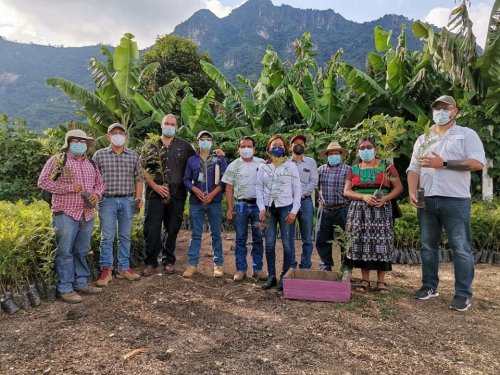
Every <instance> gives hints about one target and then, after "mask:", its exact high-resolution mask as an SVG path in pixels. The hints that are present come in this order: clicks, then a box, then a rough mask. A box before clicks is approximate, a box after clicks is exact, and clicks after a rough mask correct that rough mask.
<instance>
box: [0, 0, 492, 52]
mask: <svg viewBox="0 0 500 375" xmlns="http://www.w3.org/2000/svg"><path fill="white" fill-rule="evenodd" d="M244 2H245V0H0V36H3V37H5V38H7V39H9V40H16V41H19V42H24V43H28V42H32V43H37V44H51V45H64V46H82V45H91V44H97V43H106V44H116V43H118V41H119V39H120V37H121V36H122V35H123V34H124V33H125V32H130V33H132V34H134V35H135V36H136V40H137V42H138V44H139V47H140V48H145V47H148V46H150V45H152V44H153V43H154V41H155V39H156V37H157V36H160V35H164V34H168V33H170V32H172V31H173V29H174V27H175V26H176V25H178V24H179V23H181V22H183V21H185V20H186V19H188V18H189V17H190V16H191V15H192V14H193V13H194V12H196V11H197V10H199V9H203V8H207V9H210V10H211V11H212V12H213V13H215V14H216V15H217V16H218V17H224V16H226V15H227V14H229V13H230V12H231V10H232V9H234V8H235V7H237V6H239V5H241V4H242V3H244ZM272 2H273V3H274V5H281V4H286V5H290V6H293V7H295V8H314V9H333V10H334V11H335V12H337V13H339V14H341V15H342V16H343V17H345V18H347V19H349V20H352V21H356V22H366V21H371V20H374V19H377V18H379V17H382V16H383V15H384V14H392V13H394V14H401V15H404V16H406V17H408V18H410V19H422V20H425V21H427V22H430V23H433V24H435V25H436V26H444V25H445V24H446V23H447V20H448V16H449V14H450V11H451V9H452V8H453V7H455V6H456V5H457V4H456V1H454V0H329V1H327V0H315V1H310V0H309V1H305V0H287V1H278V0H272ZM471 3H472V5H471V7H470V15H471V18H472V20H473V22H474V34H475V35H476V37H477V39H478V43H479V44H480V45H481V46H483V45H484V41H485V38H486V32H487V26H488V20H489V16H490V13H491V9H492V6H493V3H494V0H472V2H471ZM75 15H76V16H75Z"/></svg>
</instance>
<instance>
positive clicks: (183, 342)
mask: <svg viewBox="0 0 500 375" xmlns="http://www.w3.org/2000/svg"><path fill="white" fill-rule="evenodd" d="M223 235H224V236H232V235H233V234H231V233H225V234H223ZM205 236H206V237H205V238H204V241H203V249H202V254H203V255H204V256H203V258H202V262H201V265H200V271H201V272H200V274H198V275H195V277H194V278H193V279H184V278H183V277H182V276H181V274H182V271H183V270H184V268H185V265H186V252H187V251H186V250H187V246H188V240H189V232H186V231H183V232H181V233H180V235H179V242H178V250H177V253H178V263H177V265H176V267H177V273H176V274H175V275H166V274H163V272H162V270H161V269H158V273H157V274H155V275H153V276H151V277H149V278H142V279H141V280H139V281H137V282H128V281H124V280H117V279H114V280H113V281H112V283H111V284H110V285H109V286H108V287H106V289H105V290H104V292H103V294H102V295H99V296H84V302H82V303H80V304H78V305H68V304H64V303H62V302H55V303H47V302H45V303H43V304H42V305H41V306H40V307H38V308H36V309H32V310H25V311H20V312H18V313H16V314H14V315H13V316H8V315H6V314H4V313H0V374H86V375H87V374H266V375H268V374H376V373H384V374H409V373H412V374H498V373H500V355H499V353H500V330H499V328H500V324H499V322H500V319H499V317H500V314H499V312H500V302H499V301H500V298H499V297H500V268H499V267H498V266H491V265H479V266H477V268H476V278H475V282H474V287H475V296H474V300H473V305H472V308H471V309H470V310H469V311H467V312H465V313H458V312H455V311H452V310H450V309H449V304H450V302H451V299H452V298H453V282H454V279H453V267H452V264H442V265H441V272H440V276H441V283H440V294H441V295H440V297H438V298H435V299H432V300H429V301H416V300H414V299H413V298H412V297H413V292H414V290H415V289H416V288H418V287H420V266H417V265H416V266H408V265H395V266H394V270H393V272H392V273H391V274H390V275H389V276H388V284H389V287H390V289H391V292H390V293H389V294H388V295H380V294H379V293H377V292H375V291H369V292H367V293H365V294H360V293H356V292H354V294H353V298H352V300H351V302H349V303H347V304H333V303H323V302H307V301H294V300H286V299H283V298H281V296H280V295H279V294H278V293H277V292H276V291H275V290H272V291H263V290H261V288H260V284H261V282H258V281H255V280H253V279H251V278H247V279H246V280H245V281H244V282H242V283H233V282H232V275H233V272H234V256H233V254H232V251H231V242H232V241H230V240H225V241H224V256H225V266H224V270H225V273H226V275H225V277H224V278H222V279H214V278H213V277H212V272H213V268H212V261H211V257H210V239H209V236H208V235H205ZM297 245H299V243H298V242H297ZM299 247H300V246H297V252H299ZM278 254H281V248H280V249H279V250H278ZM278 258H279V256H278ZM318 263H319V260H318V258H317V256H316V255H315V259H314V265H315V267H317V265H318ZM278 269H279V268H278ZM248 275H249V276H250V271H249V273H248ZM359 276H360V275H359V274H358V273H356V272H355V273H354V277H358V278H359ZM70 311H71V312H70ZM68 312H70V313H69V315H67V314H68ZM75 313H76V314H75ZM78 313H81V314H83V315H85V316H83V317H80V318H78ZM68 318H71V319H68ZM135 349H138V350H136V351H134V350H135ZM127 355H128V358H126V359H125V357H126V356H127Z"/></svg>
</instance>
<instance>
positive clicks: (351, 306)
mask: <svg viewBox="0 0 500 375" xmlns="http://www.w3.org/2000/svg"><path fill="white" fill-rule="evenodd" d="M366 306H368V300H367V299H366V298H364V297H361V296H352V298H351V300H350V301H349V302H347V303H334V304H333V308H334V309H336V310H348V311H354V310H358V309H360V308H364V307H366Z"/></svg>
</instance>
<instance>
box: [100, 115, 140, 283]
mask: <svg viewBox="0 0 500 375" xmlns="http://www.w3.org/2000/svg"><path fill="white" fill-rule="evenodd" d="M106 138H107V139H108V140H109V141H110V143H111V144H110V146H109V147H107V148H103V149H100V150H98V151H97V152H96V153H95V155H94V158H93V160H94V161H95V163H96V165H97V167H98V168H99V171H100V172H101V174H102V177H103V179H104V185H105V190H104V196H103V197H102V199H101V201H100V203H99V222H100V227H101V244H100V246H99V250H100V260H99V268H100V269H101V276H100V277H99V279H98V280H97V285H98V286H106V285H108V283H109V282H110V281H111V280H112V279H113V275H112V270H113V263H114V260H113V244H114V242H115V233H116V227H117V224H118V254H117V261H118V271H117V273H116V277H117V278H119V279H126V280H129V281H134V280H137V279H139V275H138V274H136V273H135V272H134V270H133V269H131V268H130V232H131V230H132V221H133V220H134V209H135V208H137V209H138V208H139V207H140V206H142V189H143V174H142V167H141V161H140V159H139V155H138V154H137V153H136V152H135V151H133V150H130V149H129V148H127V147H125V143H126V141H127V130H126V129H125V127H124V126H123V125H122V124H119V123H114V124H111V125H110V126H109V127H108V133H107V134H106Z"/></svg>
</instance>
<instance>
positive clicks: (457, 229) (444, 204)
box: [418, 196, 474, 298]
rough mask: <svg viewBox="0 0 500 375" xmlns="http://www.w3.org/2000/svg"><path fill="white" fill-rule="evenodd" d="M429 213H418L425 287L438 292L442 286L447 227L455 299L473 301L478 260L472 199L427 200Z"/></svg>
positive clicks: (419, 211)
mask: <svg viewBox="0 0 500 375" xmlns="http://www.w3.org/2000/svg"><path fill="white" fill-rule="evenodd" d="M425 206H426V208H425V209H419V210H418V219H419V223H420V238H421V240H422V248H421V250H420V253H421V254H422V285H423V286H428V287H431V288H433V289H437V287H438V283H439V277H438V272H439V243H440V242H441V230H442V228H443V227H444V230H445V232H446V236H447V237H448V242H449V244H450V246H451V249H452V250H453V263H454V267H455V296H457V297H465V298H471V297H472V280H474V257H473V255H472V249H471V229H470V208H471V201H470V199H468V198H450V197H440V196H435V197H426V198H425Z"/></svg>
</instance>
